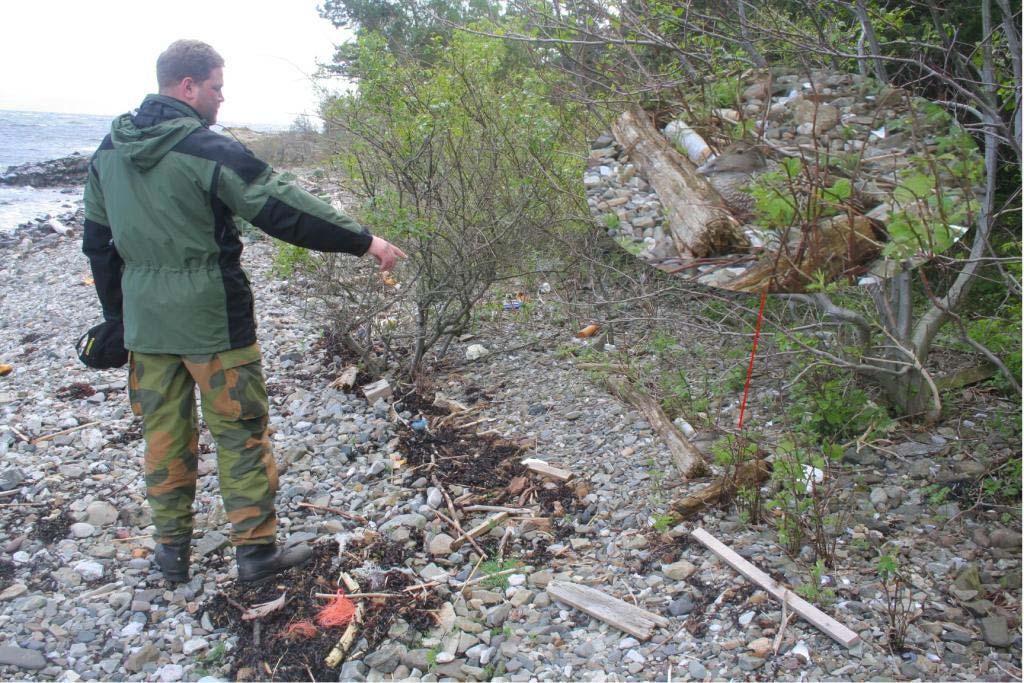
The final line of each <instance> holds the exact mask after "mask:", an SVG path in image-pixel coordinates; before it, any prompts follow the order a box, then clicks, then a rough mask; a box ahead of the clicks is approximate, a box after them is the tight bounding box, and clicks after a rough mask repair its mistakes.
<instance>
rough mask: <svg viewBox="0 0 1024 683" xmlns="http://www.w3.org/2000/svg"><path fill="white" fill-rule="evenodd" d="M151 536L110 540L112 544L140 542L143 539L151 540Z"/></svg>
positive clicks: (144, 535)
mask: <svg viewBox="0 0 1024 683" xmlns="http://www.w3.org/2000/svg"><path fill="white" fill-rule="evenodd" d="M152 537H153V535H152V534H143V535H141V536H126V537H125V538H115V539H112V540H113V541H114V543H126V542H128V541H141V540H142V539H144V538H152Z"/></svg>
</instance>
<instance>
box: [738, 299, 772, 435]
mask: <svg viewBox="0 0 1024 683" xmlns="http://www.w3.org/2000/svg"><path fill="white" fill-rule="evenodd" d="M767 299H768V290H766V289H764V290H761V306H760V307H759V308H758V309H757V324H756V325H755V327H754V348H752V349H750V364H749V365H748V366H747V381H746V383H745V384H744V385H743V400H742V401H740V424H739V429H743V414H744V413H745V412H746V410H747V394H748V393H749V392H750V377H751V376H752V375H753V374H754V356H756V355H757V342H758V340H759V339H761V321H762V320H764V302H765V300H767Z"/></svg>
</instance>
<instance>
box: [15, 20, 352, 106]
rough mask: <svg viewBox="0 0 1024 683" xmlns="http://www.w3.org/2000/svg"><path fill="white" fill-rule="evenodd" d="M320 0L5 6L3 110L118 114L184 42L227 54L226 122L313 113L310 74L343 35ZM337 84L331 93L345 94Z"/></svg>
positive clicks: (147, 89) (149, 86)
mask: <svg viewBox="0 0 1024 683" xmlns="http://www.w3.org/2000/svg"><path fill="white" fill-rule="evenodd" d="M316 5H317V0H169V1H168V2H152V1H150V0H132V1H131V2H127V1H124V0H77V1H76V0H45V1H43V0H29V1H27V2H25V1H17V2H13V1H11V0H5V1H4V2H3V6H2V8H0V45H2V46H3V50H4V55H5V57H4V65H3V67H0V109H15V110H27V111H50V112H66V113H75V114H110V115H114V114H120V113H123V112H126V111H128V110H130V109H134V108H135V107H137V106H138V105H139V103H140V102H141V101H142V98H143V96H145V95H146V94H147V93H152V92H156V90H157V86H156V58H157V56H159V54H160V53H161V52H163V50H164V49H165V48H166V47H167V46H168V45H170V44H171V43H172V42H173V41H175V40H177V39H179V38H192V39H197V40H202V41H205V42H207V43H209V44H210V45H212V46H213V47H214V49H216V50H217V52H219V53H220V54H221V56H222V57H224V61H225V63H226V65H225V67H224V81H225V84H224V96H225V101H224V104H222V105H221V109H220V114H219V116H218V119H219V120H220V121H221V122H225V123H256V124H259V123H263V124H277V125H281V124H285V125H287V124H290V123H292V122H293V121H294V120H295V117H296V116H297V115H299V114H302V113H309V114H315V113H316V108H317V103H318V99H319V98H318V96H317V95H316V93H315V87H314V84H313V83H312V82H311V81H310V78H309V77H310V76H311V75H312V74H313V73H314V72H315V70H316V62H317V60H318V59H319V60H320V61H329V60H330V57H331V55H332V54H333V53H334V45H335V44H337V43H341V42H344V41H345V40H346V39H347V38H348V35H347V33H346V32H344V31H341V30H338V29H335V28H334V27H333V26H332V25H331V24H330V22H328V21H327V20H325V19H321V18H320V16H319V15H318V14H317V11H316ZM341 85H342V84H341V83H339V82H335V83H334V84H333V88H334V89H338V88H340V87H341Z"/></svg>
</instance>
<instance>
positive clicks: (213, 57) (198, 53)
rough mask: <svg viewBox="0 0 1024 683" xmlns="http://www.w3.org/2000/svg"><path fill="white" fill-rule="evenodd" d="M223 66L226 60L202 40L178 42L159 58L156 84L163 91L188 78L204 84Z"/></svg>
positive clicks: (172, 44) (171, 45)
mask: <svg viewBox="0 0 1024 683" xmlns="http://www.w3.org/2000/svg"><path fill="white" fill-rule="evenodd" d="M222 66H224V58H223V57H221V56H220V55H219V54H217V51H216V50H214V49H213V48H212V47H210V46H209V45H207V44H206V43H204V42H202V41H201V40H176V41H174V42H173V43H171V44H170V46H169V47H168V48H167V49H166V50H164V51H163V53H161V55H160V56H159V57H157V60H156V82H157V85H159V86H160V88H161V89H163V88H168V87H170V86H173V85H177V84H178V83H181V82H182V81H183V80H184V79H186V78H192V80H194V81H199V82H202V81H205V80H206V79H208V78H209V77H210V72H211V71H213V70H214V69H218V68H220V67H222Z"/></svg>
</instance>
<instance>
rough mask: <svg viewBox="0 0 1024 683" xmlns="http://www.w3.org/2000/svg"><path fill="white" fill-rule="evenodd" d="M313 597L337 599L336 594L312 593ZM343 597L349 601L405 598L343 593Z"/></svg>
mask: <svg viewBox="0 0 1024 683" xmlns="http://www.w3.org/2000/svg"><path fill="white" fill-rule="evenodd" d="M313 597H314V598H323V599H328V598H329V599H334V598H336V597H338V594H337V593H313ZM344 597H346V598H350V599H353V600H354V599H358V598H363V599H365V600H369V599H373V598H384V599H387V598H404V597H406V596H404V595H402V594H401V593H345V594H344Z"/></svg>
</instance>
